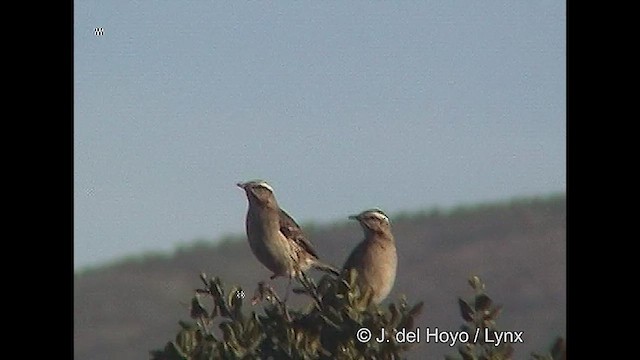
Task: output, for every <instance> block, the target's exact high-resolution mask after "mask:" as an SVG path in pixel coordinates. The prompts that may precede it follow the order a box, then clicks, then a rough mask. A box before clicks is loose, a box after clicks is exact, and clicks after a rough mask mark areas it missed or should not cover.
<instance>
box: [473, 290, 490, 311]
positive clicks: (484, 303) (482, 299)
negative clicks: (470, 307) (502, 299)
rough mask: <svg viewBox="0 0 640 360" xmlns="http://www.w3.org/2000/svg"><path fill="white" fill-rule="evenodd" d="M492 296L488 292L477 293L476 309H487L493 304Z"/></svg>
mask: <svg viewBox="0 0 640 360" xmlns="http://www.w3.org/2000/svg"><path fill="white" fill-rule="evenodd" d="M491 303H492V301H491V298H490V297H488V296H487V295H486V294H480V295H476V301H475V309H476V311H485V310H487V309H489V307H490V306H491Z"/></svg>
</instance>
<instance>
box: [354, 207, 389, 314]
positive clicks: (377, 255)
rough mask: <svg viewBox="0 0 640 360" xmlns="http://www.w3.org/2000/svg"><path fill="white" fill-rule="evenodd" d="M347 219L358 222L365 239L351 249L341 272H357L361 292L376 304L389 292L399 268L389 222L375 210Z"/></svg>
mask: <svg viewBox="0 0 640 360" xmlns="http://www.w3.org/2000/svg"><path fill="white" fill-rule="evenodd" d="M349 219H351V220H356V221H358V222H359V223H360V226H361V227H362V230H363V232H364V240H362V241H361V242H360V243H359V244H358V245H357V246H356V247H355V248H354V249H353V251H352V252H351V254H350V255H349V257H348V258H347V260H346V261H345V263H344V266H343V271H344V270H349V269H356V270H357V272H358V276H357V283H358V284H359V286H360V288H361V289H363V291H364V290H365V289H366V288H369V289H370V290H371V292H372V294H373V297H372V301H373V302H374V303H375V304H379V303H381V302H382V301H383V300H384V299H385V298H386V297H387V296H388V295H389V293H390V292H391V289H392V288H393V284H394V282H395V279H396V271H397V268H398V255H397V253H396V244H395V239H394V237H393V234H392V233H391V222H390V221H389V217H388V216H387V215H386V214H385V213H384V212H383V211H382V210H380V209H378V208H373V209H368V210H364V211H362V212H361V213H359V214H357V215H351V216H349Z"/></svg>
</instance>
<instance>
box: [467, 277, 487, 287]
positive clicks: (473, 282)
mask: <svg viewBox="0 0 640 360" xmlns="http://www.w3.org/2000/svg"><path fill="white" fill-rule="evenodd" d="M469 285H471V287H472V288H473V290H476V291H484V284H483V283H482V280H480V278H479V277H478V276H476V275H474V276H472V277H471V278H469Z"/></svg>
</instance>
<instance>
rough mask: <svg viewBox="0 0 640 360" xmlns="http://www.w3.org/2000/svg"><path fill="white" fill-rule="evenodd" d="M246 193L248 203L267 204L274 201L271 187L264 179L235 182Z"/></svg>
mask: <svg viewBox="0 0 640 360" xmlns="http://www.w3.org/2000/svg"><path fill="white" fill-rule="evenodd" d="M236 185H237V186H238V187H239V188H241V189H243V190H244V192H245V193H246V194H247V199H249V203H251V204H256V205H262V206H265V205H269V204H274V205H275V202H276V200H275V199H276V198H275V195H274V194H273V188H272V187H271V185H269V184H268V183H267V182H266V181H264V180H250V181H247V182H239V183H237V184H236Z"/></svg>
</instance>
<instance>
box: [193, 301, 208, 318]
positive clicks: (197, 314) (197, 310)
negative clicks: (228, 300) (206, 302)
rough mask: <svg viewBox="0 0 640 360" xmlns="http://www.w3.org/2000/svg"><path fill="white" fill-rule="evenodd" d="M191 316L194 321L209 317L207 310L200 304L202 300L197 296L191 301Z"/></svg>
mask: <svg viewBox="0 0 640 360" xmlns="http://www.w3.org/2000/svg"><path fill="white" fill-rule="evenodd" d="M190 316H191V318H192V319H199V318H201V317H205V318H206V317H207V310H206V309H205V308H204V307H203V306H202V304H201V303H200V299H199V298H198V297H197V296H194V297H193V298H192V299H191V312H190Z"/></svg>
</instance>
